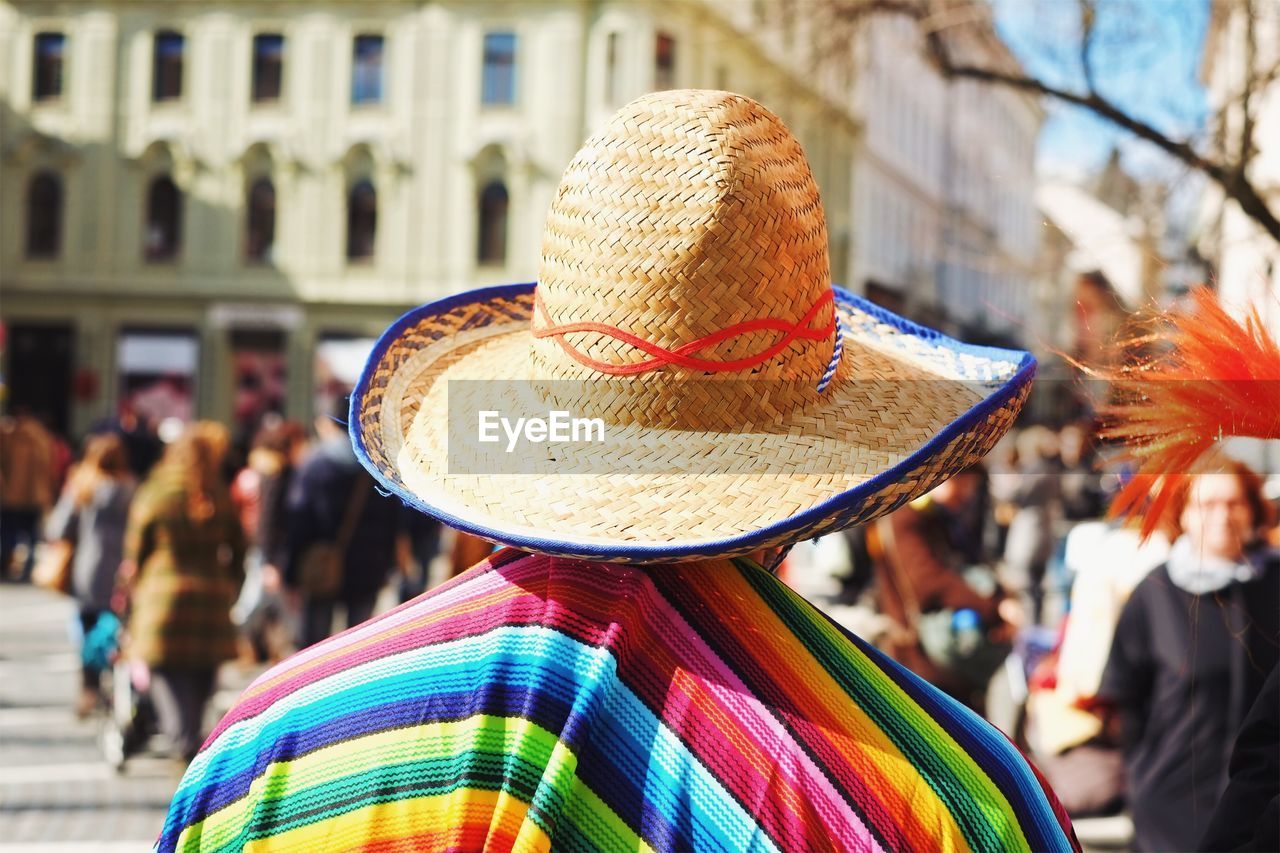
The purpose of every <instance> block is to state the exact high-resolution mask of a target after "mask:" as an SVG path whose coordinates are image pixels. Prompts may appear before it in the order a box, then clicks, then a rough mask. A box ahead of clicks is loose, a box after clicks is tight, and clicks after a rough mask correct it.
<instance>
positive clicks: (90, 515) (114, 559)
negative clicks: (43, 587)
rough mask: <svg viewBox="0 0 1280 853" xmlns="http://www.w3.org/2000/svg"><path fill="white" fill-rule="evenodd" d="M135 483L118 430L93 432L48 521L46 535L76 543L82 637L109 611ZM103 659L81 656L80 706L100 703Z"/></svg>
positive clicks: (74, 587)
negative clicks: (113, 431) (115, 431)
mask: <svg viewBox="0 0 1280 853" xmlns="http://www.w3.org/2000/svg"><path fill="white" fill-rule="evenodd" d="M135 486H136V483H135V482H134V479H133V474H132V471H131V470H130V468H129V460H128V456H127V455H126V453H125V449H124V442H122V441H121V440H120V438H119V436H116V435H112V434H106V435H96V436H90V437H89V439H88V441H86V442H85V449H84V457H83V458H82V459H81V460H80V463H79V464H78V465H77V466H76V467H75V468H74V469H73V471H72V473H71V475H70V477H69V478H68V479H67V485H66V487H65V488H64V489H63V491H62V495H61V496H60V497H59V498H58V503H57V504H56V505H55V506H54V508H53V511H52V512H51V513H50V514H49V518H48V520H47V522H46V524H45V538H46V539H48V540H50V541H58V540H62V541H68V542H71V543H73V546H74V549H75V550H74V556H73V557H72V559H71V595H72V596H73V597H74V598H75V600H76V603H77V605H79V608H80V627H81V629H82V634H83V636H84V637H86V638H87V637H89V636H91V635H92V632H93V629H94V626H95V625H97V624H98V620H99V618H101V617H102V616H104V615H105V614H107V613H109V612H110V611H111V598H112V595H113V593H114V592H115V585H116V575H117V573H118V571H119V569H120V563H121V561H122V559H123V557H124V533H125V524H126V522H127V520H128V515H129V504H130V502H131V501H132V500H133V493H134V489H135ZM99 664H100V662H99V661H98V660H96V656H95V655H93V654H88V653H86V654H82V656H81V694H80V700H79V702H78V703H77V706H76V710H77V713H78V714H79V715H80V716H85V715H87V714H88V713H89V712H90V711H92V710H93V708H94V707H95V706H96V705H97V703H98V697H99V690H100V685H99V680H100V678H101V675H102V669H101V667H100V665H99Z"/></svg>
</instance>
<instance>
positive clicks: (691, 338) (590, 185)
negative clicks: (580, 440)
mask: <svg viewBox="0 0 1280 853" xmlns="http://www.w3.org/2000/svg"><path fill="white" fill-rule="evenodd" d="M830 292H831V278H830V267H829V262H828V258H827V230H826V222H825V219H824V217H823V212H822V203H821V200H820V198H819V195H818V189H817V185H816V183H815V182H814V179H813V174H812V172H811V171H810V169H809V166H808V163H807V162H806V160H805V157H804V152H803V151H802V149H801V147H800V144H799V142H797V141H796V139H795V137H794V136H792V134H791V132H790V131H789V130H788V129H787V127H786V126H785V125H784V124H783V123H782V121H781V120H779V119H778V117H777V116H775V115H774V114H773V113H771V112H769V111H768V110H767V109H765V108H764V107H763V106H761V105H760V104H759V103H757V102H755V101H753V100H751V99H750V98H746V97H743V96H741V95H735V94H732V93H729V92H717V91H702V90H674V91H664V92H657V93H653V94H649V95H645V96H643V97H641V98H638V99H637V100H635V101H632V102H631V103H629V104H627V105H626V106H625V107H623V108H622V109H621V110H619V111H618V112H617V113H616V114H615V115H614V116H613V118H612V119H610V121H609V122H608V123H607V124H606V125H605V127H604V128H603V129H602V130H601V131H600V132H599V133H597V134H596V135H594V136H593V137H591V138H590V139H589V140H588V141H587V142H586V144H584V145H583V147H582V149H581V150H580V151H579V152H578V154H577V156H575V157H574V159H573V161H572V162H571V163H570V164H569V167H568V168H567V169H566V170H565V173H564V177H563V178H562V180H561V182H560V186H559V189H558V191H557V193H556V197H555V200H554V201H553V203H552V205H551V210H550V212H549V214H548V218H547V223H546V228H545V232H544V237H543V244H542V263H541V268H540V272H539V280H538V288H537V295H538V300H539V303H540V305H539V306H538V311H537V312H535V317H534V321H533V323H534V329H535V333H536V332H537V331H538V330H539V328H542V329H544V330H545V329H548V328H552V329H557V328H561V327H576V329H577V330H575V331H568V332H565V333H563V334H552V335H549V336H542V337H537V338H535V342H534V345H533V346H534V355H533V357H534V361H535V366H536V367H537V368H538V370H537V372H538V373H539V375H541V376H546V377H551V378H557V379H600V378H602V377H604V376H609V375H611V374H612V371H611V370H610V369H609V368H608V367H607V366H618V367H620V368H621V367H625V366H627V365H633V366H634V365H639V364H641V363H645V364H650V365H653V366H654V369H652V370H645V371H638V372H635V373H633V374H629V375H627V376H626V379H627V381H629V382H632V383H639V384H640V385H642V386H644V387H646V388H648V389H649V391H650V392H651V393H652V394H654V395H663V394H669V393H671V384H670V381H671V380H672V379H673V378H676V377H685V378H688V377H699V378H701V377H705V376H707V375H708V374H709V373H721V371H720V370H718V369H716V367H717V366H721V365H730V366H732V365H749V366H742V367H740V368H733V369H728V368H726V369H725V370H724V371H723V375H722V376H718V377H717V378H739V379H747V378H750V379H762V378H768V379H779V380H796V381H797V383H798V385H799V386H801V387H804V388H811V387H814V386H816V384H817V382H818V381H819V378H820V377H821V376H822V375H823V373H824V371H825V370H826V369H827V367H828V365H829V363H830V360H831V356H832V348H833V336H832V334H831V333H830V332H831V329H830V324H832V323H833V322H834V319H833V318H834V306H832V305H830V304H829V303H823V300H824V299H827V300H829V298H830V297H829V294H830ZM760 321H769V322H760ZM583 326H590V327H591V328H590V329H589V330H583V328H582V327H583ZM788 327H793V328H794V329H797V330H800V329H803V330H804V333H801V334H790V335H788V333H787V331H786V329H787V328H788ZM824 327H826V328H825V330H824V331H825V333H824V334H821V335H819V334H817V331H816V330H819V329H823V328H824ZM637 339H640V340H642V341H643V342H645V343H647V346H642V345H638V343H637ZM784 339H786V340H785V343H784ZM780 343H784V345H783V346H781V347H779V346H778V345H779V344H780ZM771 350H776V351H775V352H772V353H771V352H770V351H771ZM672 352H677V353H683V354H685V355H688V356H690V357H691V358H696V359H698V360H699V361H698V363H697V364H696V365H691V363H690V362H689V361H688V360H686V361H685V362H683V363H681V362H679V360H678V359H676V360H673V359H671V358H670V356H669V354H670V353H672ZM633 390H634V391H636V393H642V392H640V391H639V389H633ZM801 396H803V394H801ZM638 402H640V403H642V404H643V402H644V401H643V400H639V401H638ZM777 402H778V401H777V400H775V401H774V405H775V406H776V405H777ZM640 408H641V409H644V408H646V407H645V406H643V405H641V407H640ZM658 408H663V407H661V406H659V407H658Z"/></svg>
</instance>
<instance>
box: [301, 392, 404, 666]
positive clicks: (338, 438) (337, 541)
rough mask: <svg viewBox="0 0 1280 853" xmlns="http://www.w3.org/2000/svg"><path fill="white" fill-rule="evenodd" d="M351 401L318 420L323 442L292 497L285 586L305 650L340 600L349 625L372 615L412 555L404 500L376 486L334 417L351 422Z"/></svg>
mask: <svg viewBox="0 0 1280 853" xmlns="http://www.w3.org/2000/svg"><path fill="white" fill-rule="evenodd" d="M345 403H346V398H345V397H340V398H339V399H338V402H337V403H336V404H335V409H334V411H333V412H332V415H333V416H332V417H329V416H322V417H319V418H317V419H316V422H315V430H316V439H317V441H316V444H315V446H314V447H313V448H312V450H311V452H310V454H309V455H308V456H307V458H306V460H305V461H303V463H302V465H301V467H300V468H299V469H298V472H297V476H295V477H294V478H293V481H292V483H291V484H290V488H289V496H288V498H287V511H288V524H289V533H288V543H287V553H288V556H287V561H286V566H285V583H286V584H287V586H288V587H289V589H290V590H292V591H294V592H295V594H296V595H297V596H298V598H299V601H300V609H301V628H300V635H299V638H298V647H299V648H306V647H307V646H310V645H313V644H315V643H318V642H320V641H321V640H323V639H325V638H326V637H328V636H329V635H330V634H332V633H333V618H334V612H335V610H336V608H337V605H339V604H341V605H343V606H344V608H345V610H346V624H347V627H351V626H353V625H357V624H359V623H361V622H364V621H365V620H366V619H368V618H369V617H371V616H372V615H373V608H374V604H375V603H376V601H377V598H378V592H379V590H381V589H382V586H383V584H385V583H386V582H387V578H388V576H389V574H390V573H391V570H392V569H393V568H395V567H396V565H397V559H398V556H397V555H398V554H407V553H408V548H407V543H405V542H404V541H403V539H402V534H403V532H404V519H403V515H402V511H401V508H400V504H399V503H397V502H396V501H390V500H386V499H384V498H382V497H381V496H380V495H378V494H377V493H376V492H375V491H374V482H373V478H372V477H371V476H369V474H368V473H366V472H365V470H364V469H363V468H361V467H360V464H359V463H358V462H357V461H356V455H355V452H354V451H353V450H352V448H351V441H350V440H349V439H348V437H347V432H346V428H345V427H344V426H343V425H342V424H341V422H340V421H339V420H335V418H340V419H341V420H345V419H346V406H345Z"/></svg>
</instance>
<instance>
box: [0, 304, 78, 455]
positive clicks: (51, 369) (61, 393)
mask: <svg viewBox="0 0 1280 853" xmlns="http://www.w3.org/2000/svg"><path fill="white" fill-rule="evenodd" d="M74 347H75V333H74V332H73V331H72V329H71V325H70V324H69V323H15V324H14V325H12V326H10V327H9V329H8V340H7V341H6V343H5V351H6V352H5V371H4V380H5V382H4V384H5V385H6V386H7V387H8V399H7V400H6V401H5V409H6V410H7V411H9V412H16V411H24V410H25V411H27V412H30V413H31V414H32V415H35V416H36V417H37V418H39V419H40V420H42V421H44V422H45V424H46V425H47V426H48V427H49V428H51V429H53V430H54V431H55V432H57V433H58V434H59V435H62V436H65V435H66V434H67V430H68V428H69V427H70V426H71V377H72V370H73V359H74V353H75V349H74Z"/></svg>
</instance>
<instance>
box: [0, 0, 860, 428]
mask: <svg viewBox="0 0 1280 853" xmlns="http://www.w3.org/2000/svg"><path fill="white" fill-rule="evenodd" d="M760 5H761V4H755V3H747V2H739V0H718V1H717V0H708V2H693V0H690V2H683V3H652V2H592V3H585V2H539V0H526V2H521V3H517V4H512V3H489V2H481V0H456V2H440V3H422V2H407V0H406V1H405V2H397V1H396V0H388V2H379V3H369V2H362V0H352V1H351V2H345V3H343V2H339V3H327V4H324V5H321V6H315V5H313V4H309V3H305V2H289V1H288V0H282V2H273V3H236V4H230V5H227V4H221V5H208V6H206V5H204V4H194V3H191V4H188V3H169V4H156V3H151V2H128V0H117V2H44V0H41V2H35V0H28V2H23V0H18V2H13V3H10V4H6V5H4V6H0V57H4V58H5V59H4V60H3V61H2V62H0V104H2V109H3V113H4V114H3V130H2V131H0V170H2V171H0V183H3V185H4V186H5V187H6V190H7V191H6V192H5V193H4V194H3V202H2V203H3V210H0V222H2V223H3V226H2V228H0V279H2V281H0V286H2V287H3V290H4V305H3V321H4V325H5V328H4V332H5V338H6V339H5V341H4V348H5V367H4V370H5V381H6V386H7V393H8V395H9V398H10V399H9V403H10V404H11V405H12V404H17V403H21V404H23V405H25V406H29V407H31V408H33V409H36V410H42V411H43V412H44V413H45V414H47V415H48V416H49V418H50V420H52V421H53V423H54V424H55V425H56V426H58V427H59V428H61V429H64V430H67V431H70V432H72V433H79V432H81V431H83V430H84V429H86V428H87V427H88V426H89V424H90V423H92V422H93V421H94V420H96V419H98V418H101V417H104V416H108V415H113V414H115V413H117V412H118V411H119V410H120V409H121V407H122V406H128V407H131V408H133V409H135V410H137V411H139V412H141V413H143V414H146V415H148V416H150V417H153V418H162V417H179V418H185V417H193V416H199V417H210V418H216V419H219V420H223V421H225V422H228V423H232V424H237V425H242V426H243V427H244V428H245V429H249V428H251V427H252V425H253V423H254V422H255V421H256V419H257V418H258V417H259V416H260V415H261V414H262V413H263V412H264V411H271V410H275V411H280V412H282V413H285V414H286V415H288V416H291V417H296V418H302V419H309V418H310V417H311V416H312V415H313V413H314V412H315V410H316V409H318V408H323V405H324V400H325V399H327V398H328V397H331V396H333V394H335V393H338V392H339V390H340V388H341V386H343V385H347V384H350V382H351V381H352V380H353V379H354V378H355V377H354V375H353V374H354V372H355V371H356V370H357V369H358V366H359V364H360V362H361V358H362V354H363V353H364V352H365V351H367V348H368V346H369V343H370V338H371V337H372V336H374V335H376V334H377V333H379V332H381V331H382V330H383V329H384V328H385V327H386V326H387V325H388V324H389V322H390V321H391V320H392V319H394V318H395V317H396V316H397V315H398V314H400V313H402V312H403V311H404V310H406V309H408V308H409V307H411V306H413V305H416V304H419V303H421V302H423V301H426V300H429V299H432V298H436V297H439V296H442V295H445V294H447V293H450V292H455V291H458V290H462V289H465V288H469V287H474V286H479V285H484V284H493V283H503V282H512V281H532V280H534V279H535V278H536V276H537V261H538V256H539V243H540V236H541V229H542V222H543V218H544V216H545V212H546V210H547V208H548V205H549V204H550V202H551V199H552V196H553V194H554V192H555V189H556V186H557V184H558V181H559V178H560V174H561V172H562V170H563V168H564V167H565V166H566V165H567V164H568V162H569V159H570V158H571V157H572V155H573V154H574V153H575V152H576V150H577V149H578V147H579V145H580V144H581V142H582V140H583V139H584V138H586V137H587V136H588V135H589V134H590V133H591V132H592V130H593V129H594V128H595V127H597V126H598V125H599V124H600V123H601V122H602V121H603V120H604V119H606V118H607V117H608V116H609V115H611V114H612V113H613V111H614V110H615V109H616V108H617V107H618V106H621V105H622V104H623V103H625V102H626V101H628V100H630V99H631V98H633V97H635V96H637V95H640V94H642V93H644V92H646V91H651V90H654V89H663V88H676V87H686V86H692V87H705V88H725V89H732V90H735V91H740V92H743V93H745V94H748V95H752V96H754V97H756V98H758V99H759V100H761V101H762V102H763V103H765V104H766V105H767V106H769V107H770V108H772V109H774V110H775V111H776V112H778V113H779V115H781V116H782V118H783V119H784V120H785V121H787V122H788V124H789V125H790V126H791V127H792V128H793V129H794V130H795V131H796V133H797V135H798V136H799V137H800V139H801V142H802V143H803V144H804V146H805V149H806V152H807V153H808V155H809V158H810V161H811V163H812V165H813V168H814V171H815V175H816V177H817V179H818V182H819V185H820V187H821V190H822V193H823V198H824V202H825V205H826V210H827V216H828V220H829V223H830V229H831V234H832V246H833V261H834V264H835V272H834V275H835V277H836V279H837V280H847V279H848V272H849V257H848V247H849V246H850V244H851V242H852V240H851V234H852V230H851V229H852V221H851V218H852V180H851V167H852V162H853V154H854V147H855V144H856V139H857V132H858V131H857V124H856V122H855V121H854V119H853V113H852V111H851V109H850V104H849V103H848V101H849V99H848V98H847V95H844V94H843V93H845V92H847V86H845V87H843V88H842V87H841V86H839V85H838V83H837V82H836V81H835V80H834V79H832V80H824V79H819V78H815V76H814V75H811V74H806V73H804V72H803V71H802V70H801V66H800V65H799V64H798V63H797V62H796V61H795V58H796V45H802V44H803V37H802V33H801V34H799V35H798V34H797V33H796V32H790V33H787V34H786V37H785V38H783V37H779V36H775V35H771V34H768V33H764V32H763V31H762V28H761V27H760V23H761V20H760V19H761V16H762V14H763V13H762V11H761V9H760Z"/></svg>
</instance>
